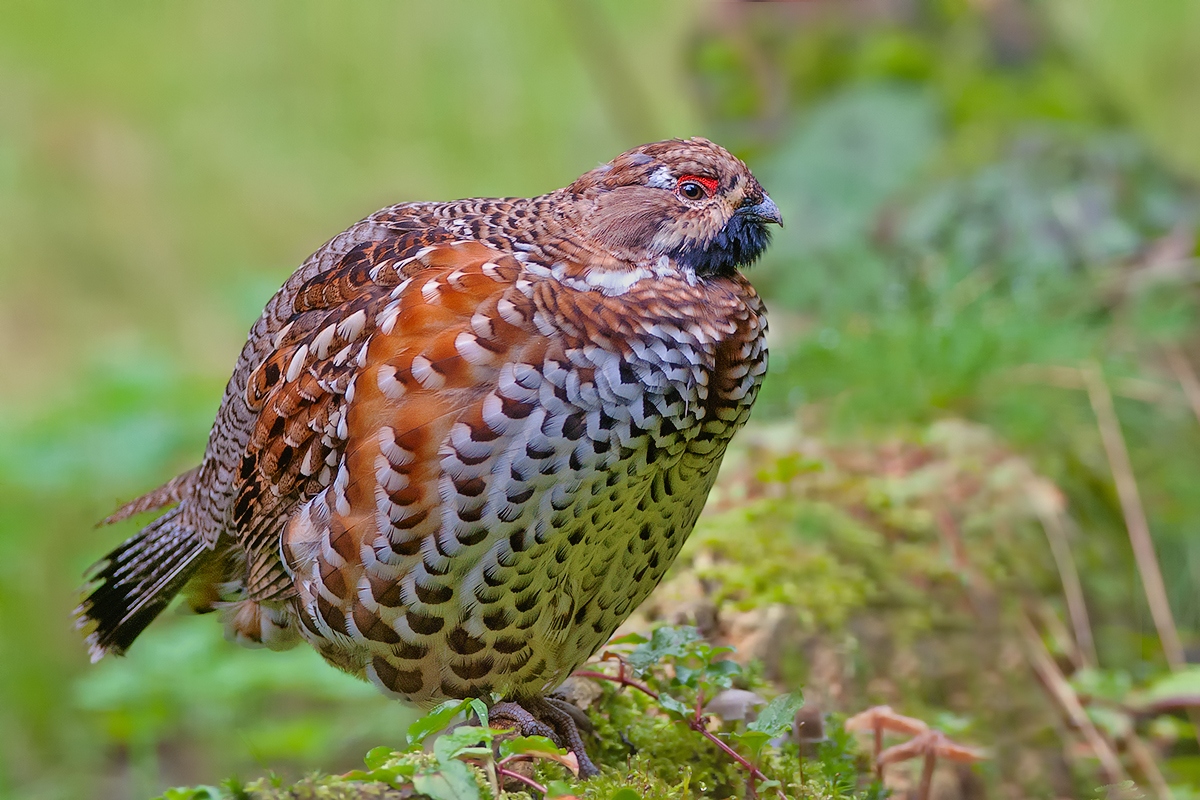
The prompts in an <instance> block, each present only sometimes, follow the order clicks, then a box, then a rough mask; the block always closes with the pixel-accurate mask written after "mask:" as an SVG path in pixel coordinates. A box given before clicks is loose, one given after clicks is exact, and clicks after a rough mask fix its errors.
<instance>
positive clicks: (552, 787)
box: [546, 781, 575, 800]
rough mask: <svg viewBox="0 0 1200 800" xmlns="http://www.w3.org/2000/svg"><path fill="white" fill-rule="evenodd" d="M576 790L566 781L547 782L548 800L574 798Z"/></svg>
mask: <svg viewBox="0 0 1200 800" xmlns="http://www.w3.org/2000/svg"><path fill="white" fill-rule="evenodd" d="M574 796H575V789H574V787H572V786H571V784H569V783H567V782H566V781H547V782H546V800H554V798H556V797H574Z"/></svg>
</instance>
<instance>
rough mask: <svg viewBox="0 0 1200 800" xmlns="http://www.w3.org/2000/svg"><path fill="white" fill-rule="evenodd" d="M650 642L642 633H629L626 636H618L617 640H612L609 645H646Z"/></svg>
mask: <svg viewBox="0 0 1200 800" xmlns="http://www.w3.org/2000/svg"><path fill="white" fill-rule="evenodd" d="M648 641H650V640H649V639H647V638H646V637H645V636H642V635H641V634H640V633H627V634H625V635H624V636H618V637H617V638H616V639H613V640H611V641H610V642H609V644H645V643H646V642H648Z"/></svg>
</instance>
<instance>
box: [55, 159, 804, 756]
mask: <svg viewBox="0 0 1200 800" xmlns="http://www.w3.org/2000/svg"><path fill="white" fill-rule="evenodd" d="M780 222H781V218H780V214H779V210H778V209H777V208H776V206H775V204H774V203H773V202H772V201H771V199H770V198H769V197H768V196H767V194H766V193H765V192H764V191H763V188H762V187H761V186H760V185H759V183H758V181H757V180H755V178H754V176H753V175H751V174H750V171H749V170H748V169H747V167H746V165H745V164H743V163H742V162H741V161H740V160H738V159H737V158H735V157H734V156H732V155H730V154H729V153H728V152H726V151H725V150H724V149H722V148H721V147H719V146H717V145H716V144H713V143H712V142H710V141H707V140H705V139H699V138H696V139H688V140H678V139H674V140H669V141H663V142H656V143H654V144H647V145H644V146H642V147H638V148H635V149H633V150H630V151H629V152H627V153H624V154H622V155H620V156H618V157H617V158H615V159H614V160H612V161H611V162H609V163H607V164H604V165H602V166H600V167H598V168H596V169H594V170H592V171H590V172H588V173H586V174H584V175H583V176H582V177H580V178H579V179H578V180H576V181H575V182H574V183H572V184H571V185H570V186H568V187H567V188H565V189H559V190H557V191H553V192H550V193H549V194H545V195H542V196H540V197H533V198H529V199H473V200H458V201H455V202H451V203H402V204H400V205H396V206H392V207H391V208H386V209H383V210H382V211H379V212H377V213H375V214H372V215H371V216H369V217H367V218H366V219H365V220H363V221H361V222H359V223H357V224H355V225H353V226H352V227H350V228H349V229H347V230H346V231H344V232H343V233H340V234H338V235H337V236H336V237H334V238H333V239H331V240H330V241H329V242H328V243H326V244H325V245H324V246H323V247H321V248H320V249H319V250H317V252H316V253H314V254H313V255H312V256H311V257H309V259H308V260H307V261H306V262H305V263H304V264H303V265H302V266H301V267H300V268H299V269H298V270H297V271H296V272H295V273H294V274H293V275H292V276H291V277H290V278H289V279H288V280H287V282H286V283H285V284H284V285H283V288H281V289H280V290H279V291H278V292H277V293H276V294H275V296H274V297H273V298H271V300H270V302H269V303H268V304H267V307H266V309H265V310H264V311H263V314H262V316H261V317H260V318H259V320H258V322H257V323H255V325H254V327H253V328H252V329H251V331H250V336H249V339H248V341H247V342H246V345H245V347H244V348H243V350H242V353H241V356H240V357H239V358H238V361H237V364H236V365H235V367H234V370H233V376H232V377H231V378H230V380H229V385H228V387H227V388H226V390H225V395H224V398H223V399H222V401H221V406H220V409H219V410H218V412H217V418H216V421H215V423H214V425H213V428H212V433H211V435H210V437H209V441H208V447H207V450H206V451H205V453H204V459H203V461H202V462H201V464H200V465H199V466H198V467H196V468H195V469H193V470H191V471H189V472H186V473H184V474H183V475H180V476H179V477H177V478H175V479H173V480H171V481H170V482H168V483H167V484H165V485H164V486H162V487H161V488H159V489H156V490H155V491H153V492H150V493H149V494H147V495H145V496H144V497H141V498H139V499H137V500H134V501H132V502H130V503H128V504H127V505H125V506H124V507H122V508H121V509H119V510H118V511H117V512H116V513H115V514H114V515H113V516H112V517H110V518H109V519H108V520H106V521H110V522H111V521H116V520H120V519H124V518H126V517H129V516H131V515H133V514H135V513H139V512H143V511H150V510H153V509H162V508H165V507H168V506H171V505H172V504H174V508H172V509H171V510H169V511H167V512H166V513H164V514H162V516H160V517H158V518H157V519H156V520H154V521H153V522H151V523H150V524H149V525H148V526H146V527H145V528H144V529H143V530H142V531H141V532H140V533H138V534H137V535H136V536H134V537H133V538H131V539H129V540H128V541H126V542H125V543H124V544H122V545H120V546H119V547H118V548H116V549H115V550H114V551H113V552H111V553H110V554H109V555H108V556H107V557H106V558H105V559H103V560H102V561H101V562H100V563H99V564H97V565H96V566H95V567H94V568H93V570H92V573H91V575H90V578H91V584H90V594H89V595H88V596H87V598H86V599H85V600H84V601H83V602H82V604H81V605H80V606H79V608H78V609H77V610H76V615H77V619H78V624H79V627H80V628H83V629H85V630H87V643H88V647H89V649H90V651H91V656H92V659H93V660H96V659H99V658H100V657H102V656H103V655H105V654H106V653H118V654H119V653H122V652H123V651H124V650H125V649H126V648H128V647H129V645H130V644H131V643H132V642H133V640H134V639H135V638H136V637H137V636H138V634H139V633H141V631H142V630H143V629H144V628H145V627H146V626H147V625H148V624H149V623H150V622H151V620H153V619H154V617H155V616H156V615H158V613H159V612H161V611H162V610H163V608H164V607H165V606H166V605H167V604H168V603H169V602H170V600H171V599H172V597H173V596H174V595H176V594H177V593H178V592H179V591H180V590H181V589H183V588H184V587H187V590H188V595H189V599H190V601H191V603H192V605H193V606H194V607H196V608H198V609H199V610H214V609H215V610H219V611H220V612H221V615H222V617H223V619H224V624H225V628H226V631H227V633H228V635H229V636H230V637H232V638H234V639H236V640H237V641H238V642H241V643H243V644H247V645H252V646H266V647H269V648H272V649H283V648H288V647H291V646H293V645H294V644H296V643H297V642H299V641H300V640H305V641H307V642H308V643H309V644H311V645H312V646H313V647H315V648H316V649H317V651H318V652H319V653H320V654H321V655H322V656H323V657H324V658H325V659H326V660H327V661H328V662H329V663H331V664H333V665H334V666H336V667H339V668H341V669H343V670H346V671H347V672H349V673H351V674H353V675H356V676H359V677H361V678H364V679H366V680H369V681H371V682H372V683H374V684H375V685H376V686H377V687H379V689H380V690H382V691H383V692H384V693H385V694H387V695H390V696H393V697H397V698H400V699H402V700H405V701H408V702H410V703H415V704H417V705H421V706H430V705H433V704H435V703H437V702H439V701H442V700H444V699H448V698H464V697H483V698H485V699H490V698H493V697H496V698H503V699H504V700H505V701H506V702H504V703H501V704H499V705H497V706H496V707H495V708H494V709H493V716H494V717H495V718H497V719H505V720H509V721H511V722H513V724H515V725H516V726H517V727H519V728H521V729H522V730H523V731H525V732H528V733H545V732H551V733H553V734H555V736H556V738H558V739H559V741H561V742H564V743H565V744H567V745H568V746H569V747H571V748H572V749H574V750H575V751H576V753H577V755H578V756H579V757H580V760H581V763H582V765H583V768H584V771H585V773H592V772H594V767H593V766H592V765H591V762H590V761H588V760H587V756H586V754H585V753H584V752H583V747H582V742H581V740H580V737H579V735H578V732H577V730H576V728H575V725H574V723H573V722H572V718H571V716H570V715H569V714H567V713H564V711H563V709H562V708H561V707H560V706H559V705H556V704H555V703H553V702H548V701H546V700H545V699H544V698H545V695H546V694H547V693H548V692H550V691H551V690H553V689H554V688H555V687H556V686H557V685H558V684H559V683H561V682H562V681H563V679H565V678H566V677H567V676H568V675H569V674H570V673H571V671H572V670H574V669H575V668H576V667H578V666H579V665H580V664H581V663H582V662H583V661H585V660H586V659H587V658H588V657H589V656H591V655H592V654H593V653H594V652H595V651H596V650H597V649H598V648H599V647H600V646H601V645H602V644H604V642H605V641H606V640H607V639H608V638H609V636H610V635H611V634H612V632H613V630H614V629H615V628H616V627H617V626H618V625H619V624H620V623H621V622H622V621H623V620H625V618H626V617H627V616H628V615H629V614H630V613H631V612H632V611H633V609H634V608H636V607H637V605H638V604H639V603H641V602H642V600H643V599H644V598H645V597H646V595H647V594H648V593H649V592H650V590H651V589H653V588H654V586H655V585H656V584H657V583H658V581H659V579H660V578H661V577H662V575H663V573H664V572H665V571H666V569H667V568H668V567H669V566H670V565H671V562H672V560H673V559H674V558H675V556H676V554H677V553H678V552H679V548H680V546H681V545H682V544H683V542H684V540H685V539H686V538H687V536H688V534H689V533H690V532H691V530H692V527H693V525H694V524H695V522H696V517H697V516H698V515H699V514H700V510H701V508H702V507H703V506H704V502H705V498H706V497H707V495H708V492H709V489H710V488H711V486H712V483H713V479H714V478H715V476H716V474H717V468H718V466H719V465H720V463H721V458H722V456H723V454H724V452H725V448H726V446H727V445H728V443H729V440H730V437H732V436H733V434H734V433H735V432H736V431H737V430H738V429H739V428H740V427H741V426H742V425H743V423H745V421H746V418H747V417H748V416H749V414H750V407H751V404H752V403H753V402H754V398H755V395H756V394H757V392H758V388H759V384H760V382H761V380H762V377H763V374H764V373H765V371H766V367H767V350H766V345H765V340H764V336H765V332H766V320H765V318H764V309H763V305H762V302H761V301H760V300H759V297H758V295H757V294H756V293H755V291H754V289H753V287H751V285H750V284H749V282H747V280H746V279H745V278H744V277H743V276H742V274H741V272H740V271H739V270H740V268H742V267H745V266H748V265H749V264H751V263H752V262H754V261H755V259H757V258H758V257H759V255H760V254H761V253H762V252H763V250H764V248H765V247H766V246H767V243H768V241H769V238H770V237H769V230H768V228H767V225H768V224H769V223H780ZM493 724H496V723H493Z"/></svg>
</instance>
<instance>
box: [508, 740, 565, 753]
mask: <svg viewBox="0 0 1200 800" xmlns="http://www.w3.org/2000/svg"><path fill="white" fill-rule="evenodd" d="M566 752H567V751H566V750H563V749H562V748H561V747H559V746H558V745H556V744H555V743H554V742H552V741H550V740H549V739H547V738H546V737H545V736H514V737H513V738H511V739H504V740H502V741H501V742H500V757H501V758H508V757H509V756H518V755H529V754H532V753H539V754H540V753H548V754H553V755H556V756H561V755H566Z"/></svg>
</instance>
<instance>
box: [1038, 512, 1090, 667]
mask: <svg viewBox="0 0 1200 800" xmlns="http://www.w3.org/2000/svg"><path fill="white" fill-rule="evenodd" d="M1037 505H1038V509H1037V514H1038V517H1040V518H1041V521H1042V529H1043V530H1044V531H1045V532H1046V541H1048V542H1049V543H1050V552H1051V554H1052V555H1053V556H1054V563H1055V565H1056V566H1057V567H1058V576H1059V580H1061V581H1062V587H1063V596H1064V597H1065V598H1066V601H1067V613H1068V614H1069V615H1070V616H1071V628H1072V629H1073V630H1074V632H1075V647H1076V648H1077V649H1078V651H1079V654H1080V656H1081V657H1082V660H1083V666H1085V667H1094V666H1096V665H1097V664H1099V663H1100V661H1099V659H1098V658H1097V656H1096V643H1095V640H1094V639H1093V638H1092V623H1091V620H1090V619H1089V617H1088V610H1087V602H1086V601H1085V600H1084V598H1083V584H1082V583H1081V582H1080V580H1079V571H1078V570H1077V569H1076V568H1075V558H1074V557H1073V556H1072V555H1071V545H1070V543H1069V542H1068V541H1067V531H1066V527H1065V526H1064V525H1063V519H1062V515H1061V514H1059V513H1058V512H1057V511H1050V510H1048V509H1044V508H1041V504H1037Z"/></svg>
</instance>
